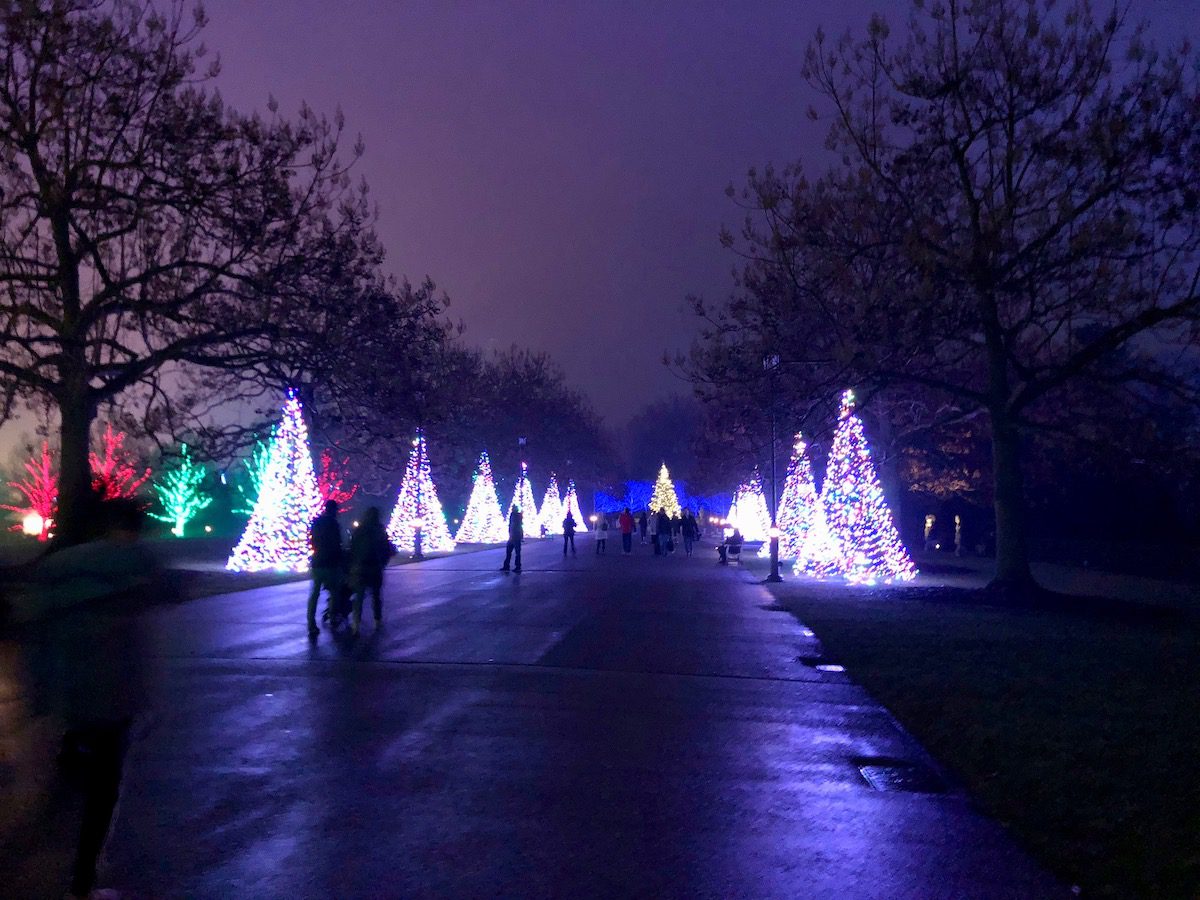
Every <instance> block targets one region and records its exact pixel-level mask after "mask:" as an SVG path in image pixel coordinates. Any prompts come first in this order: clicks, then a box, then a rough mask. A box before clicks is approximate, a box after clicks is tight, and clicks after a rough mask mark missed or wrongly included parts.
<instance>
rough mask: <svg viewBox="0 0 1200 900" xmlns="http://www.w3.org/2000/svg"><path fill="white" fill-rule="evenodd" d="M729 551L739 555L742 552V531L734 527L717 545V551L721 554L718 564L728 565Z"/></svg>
mask: <svg viewBox="0 0 1200 900" xmlns="http://www.w3.org/2000/svg"><path fill="white" fill-rule="evenodd" d="M731 551H732V552H733V553H736V554H738V555H739V556H740V555H741V552H742V533H741V532H740V531H738V530H737V529H736V528H735V529H733V531H731V532H730V533H729V535H728V536H727V537H726V538H725V540H724V541H722V542H721V543H720V544H719V545H718V546H717V553H719V554H720V555H721V559H720V560H719V564H720V565H722V566H727V565H729V554H730V552H731Z"/></svg>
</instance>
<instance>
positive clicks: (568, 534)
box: [562, 509, 575, 556]
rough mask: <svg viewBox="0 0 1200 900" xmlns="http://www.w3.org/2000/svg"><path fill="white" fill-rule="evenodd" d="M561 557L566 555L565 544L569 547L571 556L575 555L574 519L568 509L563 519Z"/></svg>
mask: <svg viewBox="0 0 1200 900" xmlns="http://www.w3.org/2000/svg"><path fill="white" fill-rule="evenodd" d="M562 525H563V556H566V555H567V544H570V545H571V555H572V556H574V555H575V517H574V516H573V515H571V511H570V510H569V509H568V510H567V514H566V516H565V517H564V518H563V523H562Z"/></svg>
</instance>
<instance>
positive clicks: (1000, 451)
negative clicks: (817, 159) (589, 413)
mask: <svg viewBox="0 0 1200 900" xmlns="http://www.w3.org/2000/svg"><path fill="white" fill-rule="evenodd" d="M806 74H807V77H808V79H809V80H810V83H811V84H812V85H813V86H814V87H815V88H816V89H817V90H818V92H819V93H820V94H821V95H822V96H823V97H824V98H825V100H826V101H827V107H826V111H827V112H828V114H829V115H830V117H831V127H830V133H829V142H828V145H829V147H830V149H831V150H832V151H833V152H835V153H836V154H837V156H838V157H840V164H839V165H836V166H835V167H833V168H832V169H831V170H830V171H829V172H828V173H827V174H825V175H823V176H821V177H819V178H817V179H815V180H809V179H808V178H806V177H805V175H804V174H803V172H802V171H801V168H800V166H799V165H796V166H792V167H789V168H786V169H784V170H782V171H777V170H774V169H767V170H766V171H764V172H760V173H753V172H752V173H751V177H750V181H749V185H748V187H747V189H746V190H745V191H744V192H743V193H742V194H741V199H742V201H743V202H744V204H745V205H746V206H747V207H748V208H749V210H750V212H749V214H748V217H747V221H746V225H745V228H744V229H743V230H742V232H741V235H740V237H738V238H735V237H734V236H732V235H726V242H727V243H728V244H729V245H730V246H733V247H735V248H737V249H738V250H739V251H740V252H741V253H742V254H743V255H744V257H745V259H746V264H745V266H744V269H743V271H742V273H741V275H740V277H739V280H738V290H737V292H736V294H735V296H734V297H733V299H732V300H731V302H730V303H729V304H728V305H727V306H725V307H723V308H720V309H718V310H715V311H710V310H708V309H706V308H705V307H704V306H703V304H699V305H698V308H699V311H700V312H701V313H702V314H705V315H707V316H708V317H709V320H710V327H709V329H708V331H707V333H706V335H705V337H704V339H703V340H702V341H701V343H700V344H699V345H698V346H697V348H696V350H695V352H694V354H693V356H692V358H691V371H692V374H693V376H694V377H695V378H696V380H697V383H698V385H699V386H700V387H701V389H702V390H704V391H708V392H709V393H713V392H716V393H719V392H720V390H721V389H722V387H721V386H722V385H728V384H733V383H738V382H740V383H741V385H742V387H741V388H740V390H741V391H742V392H743V393H745V391H746V386H747V385H750V384H752V383H757V384H761V382H762V374H761V371H759V370H758V363H759V360H761V358H762V355H763V354H764V353H768V352H769V353H778V354H779V355H780V357H781V359H782V363H781V366H780V373H779V376H778V377H779V381H780V389H781V390H784V391H787V392H789V396H790V397H792V398H793V399H795V400H797V402H803V403H805V404H807V403H809V402H811V401H814V400H815V401H817V402H820V401H821V400H822V398H825V399H827V398H829V397H831V396H833V395H834V394H835V392H836V391H837V390H840V389H841V388H842V387H843V386H845V385H847V384H858V385H859V386H861V387H866V388H869V390H868V391H866V392H864V393H867V394H870V393H872V392H882V398H883V399H890V400H891V401H892V402H893V403H894V404H895V403H901V404H903V408H902V409H901V410H900V411H899V412H898V415H897V418H898V419H900V420H902V421H904V422H905V423H906V425H909V426H924V427H934V426H938V425H944V424H954V423H959V424H961V423H970V424H971V427H972V428H974V429H975V430H976V431H977V432H982V433H985V434H986V435H987V437H988V438H989V439H990V443H991V448H992V460H991V462H992V473H993V479H994V484H993V488H994V498H995V513H996V527H997V579H998V582H999V583H1000V584H1002V585H1004V586H1008V587H1013V586H1016V587H1023V586H1025V585H1028V584H1029V582H1030V575H1029V559H1028V548H1027V540H1026V530H1025V521H1024V518H1025V517H1024V491H1023V480H1022V479H1023V473H1022V463H1021V458H1020V457H1021V448H1022V446H1023V444H1024V443H1025V442H1026V441H1027V440H1028V437H1029V436H1030V435H1033V434H1037V433H1055V434H1058V435H1060V439H1061V440H1064V441H1065V440H1067V439H1068V437H1070V438H1076V437H1079V436H1080V435H1082V434H1086V433H1087V432H1088V431H1089V429H1092V428H1094V427H1095V426H1094V425H1093V424H1091V423H1099V422H1103V421H1105V419H1106V418H1107V420H1108V421H1109V422H1111V421H1112V420H1113V419H1114V418H1115V416H1114V415H1113V413H1114V411H1115V410H1122V411H1126V412H1127V411H1130V410H1137V409H1140V408H1144V407H1146V406H1147V405H1148V404H1150V403H1151V402H1154V401H1156V400H1171V399H1176V400H1178V399H1180V398H1186V397H1192V396H1194V392H1195V389H1196V387H1197V384H1198V382H1197V380H1196V378H1195V352H1196V348H1197V344H1196V338H1197V334H1198V331H1197V329H1198V327H1200V293H1198V291H1197V284H1198V279H1200V255H1198V251H1200V188H1198V187H1197V185H1200V132H1198V131H1197V129H1196V128H1195V120H1196V115H1197V111H1198V110H1200V94H1198V93H1197V84H1196V69H1195V62H1194V60H1192V59H1190V58H1188V57H1186V56H1185V55H1183V54H1182V53H1158V52H1155V51H1154V50H1152V49H1151V48H1148V47H1146V46H1145V45H1144V44H1143V42H1142V39H1141V36H1140V34H1139V33H1138V32H1136V31H1133V32H1132V33H1131V31H1130V30H1129V29H1128V28H1125V27H1124V23H1123V22H1122V21H1121V19H1120V17H1119V16H1118V15H1117V14H1116V13H1113V14H1111V15H1108V16H1106V17H1103V18H1100V19H1097V18H1096V17H1095V16H1094V15H1093V13H1092V10H1091V8H1090V6H1089V4H1087V3H1086V2H1072V3H1069V4H1067V5H1066V6H1065V8H1060V7H1059V6H1057V5H1055V4H1047V3H1044V2H1042V0H945V2H914V4H913V12H912V16H911V19H910V23H909V27H908V29H907V30H906V31H905V32H904V33H902V34H900V35H899V36H898V37H897V36H893V35H892V33H891V31H890V29H889V26H888V25H887V24H886V23H885V22H884V21H883V20H882V19H880V18H874V19H872V21H871V23H870V26H869V29H868V32H867V35H866V37H865V38H864V39H862V40H855V39H853V38H851V37H850V36H846V37H844V38H842V39H841V40H838V41H836V42H829V41H827V40H826V39H825V37H824V35H821V34H818V36H817V38H816V40H815V41H814V43H813V44H812V45H811V46H810V48H809V50H808V54H807V64H806ZM818 114H819V113H818V112H817V111H814V112H813V115H814V116H816V115H818ZM801 398H802V401H801ZM1083 421H1087V422H1088V423H1089V424H1088V425H1087V426H1086V427H1085V426H1081V424H1080V423H1081V422H1083Z"/></svg>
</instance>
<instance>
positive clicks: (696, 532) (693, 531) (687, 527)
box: [680, 509, 700, 556]
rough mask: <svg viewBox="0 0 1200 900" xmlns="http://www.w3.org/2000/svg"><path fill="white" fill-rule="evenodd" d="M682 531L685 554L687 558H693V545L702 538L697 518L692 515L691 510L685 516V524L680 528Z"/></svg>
mask: <svg viewBox="0 0 1200 900" xmlns="http://www.w3.org/2000/svg"><path fill="white" fill-rule="evenodd" d="M680 531H681V533H682V534H683V553H684V555H685V556H691V555H692V544H693V543H694V542H695V540H696V538H698V537H699V536H700V526H699V524H697V522H696V517H695V516H694V515H692V511H691V510H690V509H689V510H688V511H687V512H685V513H684V514H683V524H682V525H681V526H680Z"/></svg>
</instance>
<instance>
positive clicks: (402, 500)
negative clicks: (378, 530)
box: [387, 429, 454, 556]
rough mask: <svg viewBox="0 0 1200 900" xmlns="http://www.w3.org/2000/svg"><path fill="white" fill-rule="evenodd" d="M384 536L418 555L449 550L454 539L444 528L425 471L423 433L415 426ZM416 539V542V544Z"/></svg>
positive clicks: (426, 460)
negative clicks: (406, 464)
mask: <svg viewBox="0 0 1200 900" xmlns="http://www.w3.org/2000/svg"><path fill="white" fill-rule="evenodd" d="M387 535H388V537H389V538H390V539H391V541H392V543H393V544H395V545H396V548H397V549H399V550H403V551H404V552H406V553H414V554H416V555H418V556H421V555H424V554H425V553H449V552H450V551H451V550H453V549H454V538H452V537H451V536H450V529H449V528H447V527H446V515H445V513H443V512H442V504H441V501H439V500H438V495H437V488H436V487H434V485H433V478H432V476H431V475H430V474H429V453H428V451H427V450H426V447H425V433H424V432H423V431H421V430H420V429H417V436H416V437H415V438H413V442H412V452H411V453H410V454H409V455H408V467H407V468H406V469H405V470H404V480H403V481H401V482H400V496H399V497H398V498H397V499H396V508H395V509H393V510H392V518H391V521H389V522H388V526H387ZM418 538H419V539H420V540H419V543H418Z"/></svg>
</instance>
